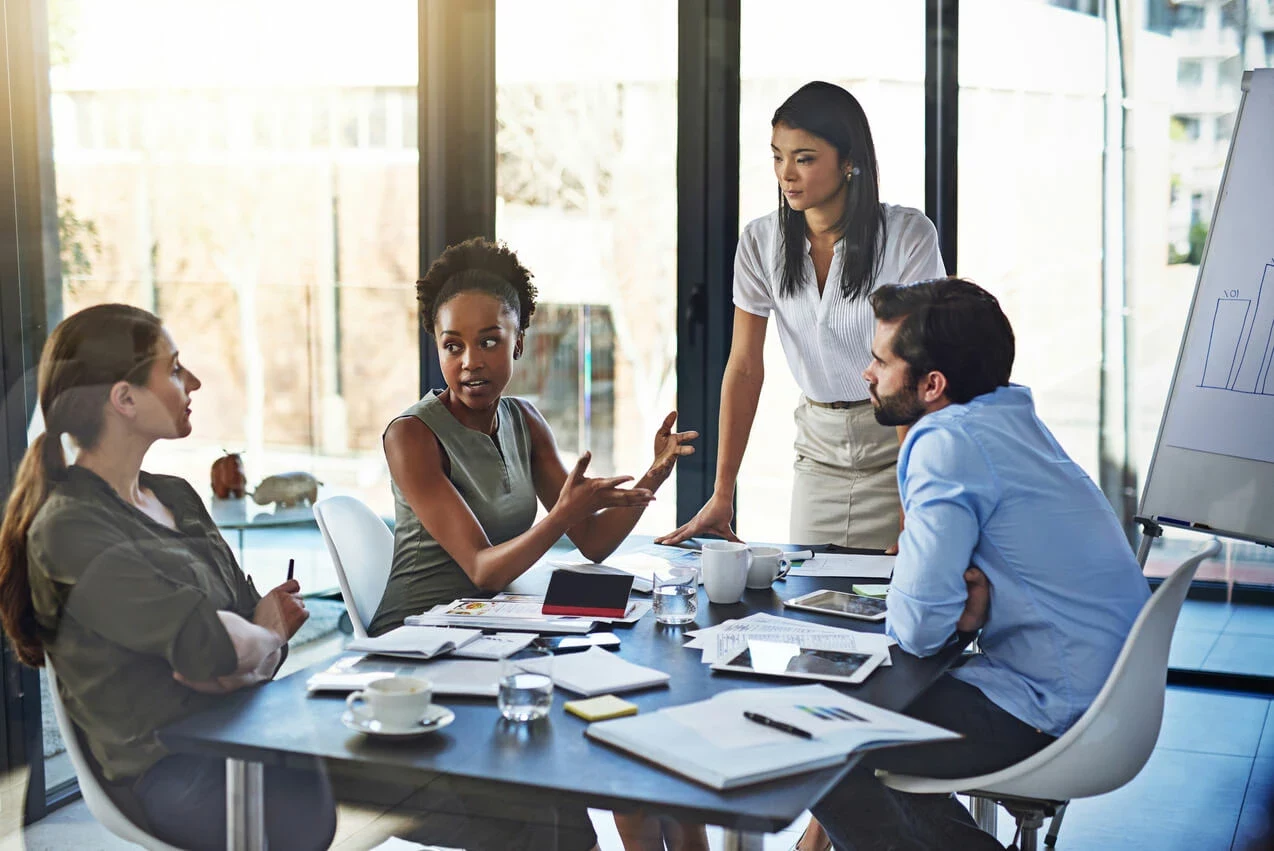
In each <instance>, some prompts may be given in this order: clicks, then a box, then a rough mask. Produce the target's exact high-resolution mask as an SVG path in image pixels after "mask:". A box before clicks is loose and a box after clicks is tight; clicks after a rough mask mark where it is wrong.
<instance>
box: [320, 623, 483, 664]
mask: <svg viewBox="0 0 1274 851" xmlns="http://www.w3.org/2000/svg"><path fill="white" fill-rule="evenodd" d="M481 636H482V630H480V629H446V628H443V627H436V626H411V625H408V626H400V627H398V628H397V629H392V630H390V631H389V632H387V633H385V634H384V635H378V636H376V637H375V638H356V639H354V640H353V641H351V642H350V643H349V644H347V645H346V646H345V649H346V650H357V651H358V652H359V653H375V654H376V655H378V656H396V657H399V658H402V659H432V658H434V657H435V656H442V655H443V654H445V653H450V652H451V651H453V650H456V649H457V648H460V647H464V646H465V645H466V644H469V643H470V642H472V641H475V640H477V639H478V638H480V637H481Z"/></svg>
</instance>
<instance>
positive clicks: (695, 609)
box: [650, 567, 699, 624]
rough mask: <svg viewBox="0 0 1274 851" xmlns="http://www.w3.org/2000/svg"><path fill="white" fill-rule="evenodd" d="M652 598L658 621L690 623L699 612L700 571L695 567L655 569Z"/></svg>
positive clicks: (656, 620)
mask: <svg viewBox="0 0 1274 851" xmlns="http://www.w3.org/2000/svg"><path fill="white" fill-rule="evenodd" d="M650 598H651V600H652V601H653V603H654V610H655V622H656V623H663V624H683V623H690V622H691V621H692V620H694V619H695V615H697V614H698V613H699V571H697V570H695V569H694V568H693V567H670V568H668V569H667V570H657V571H655V577H654V581H653V583H652V587H651V589H650Z"/></svg>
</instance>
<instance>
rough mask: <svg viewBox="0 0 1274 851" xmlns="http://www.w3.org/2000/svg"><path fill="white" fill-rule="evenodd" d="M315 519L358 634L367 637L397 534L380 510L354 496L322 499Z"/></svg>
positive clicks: (389, 564)
mask: <svg viewBox="0 0 1274 851" xmlns="http://www.w3.org/2000/svg"><path fill="white" fill-rule="evenodd" d="M314 519H315V520H317V521H318V527H319V531H320V532H322V533H323V543H325V544H327V551H328V552H329V553H331V554H332V564H333V565H335V567H336V579H337V581H338V582H340V584H341V597H342V598H343V599H344V600H345V610H346V611H348V612H349V619H350V624H351V625H352V626H353V627H354V635H355V637H357V638H366V637H367V627H368V625H369V624H370V623H371V621H372V618H373V617H374V616H375V615H376V609H377V608H379V607H380V598H381V597H383V596H384V595H385V585H386V584H387V583H388V582H389V568H390V566H391V564H392V562H393V558H394V533H393V532H391V531H389V527H388V526H386V525H385V521H384V520H381V519H380V517H379V516H378V515H377V514H376V512H374V511H372V510H371V509H370V508H368V507H367V506H366V505H365V504H363V503H362V502H360V501H359V500H358V499H355V498H354V497H352V496H329V497H326V498H325V499H320V500H319V501H318V502H316V503H314Z"/></svg>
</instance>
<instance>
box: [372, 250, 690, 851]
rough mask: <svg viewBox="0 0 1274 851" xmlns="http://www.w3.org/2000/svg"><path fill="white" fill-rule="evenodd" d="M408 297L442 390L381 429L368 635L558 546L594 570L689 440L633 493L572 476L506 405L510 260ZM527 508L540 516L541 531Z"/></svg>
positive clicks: (471, 261) (419, 288) (532, 417)
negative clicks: (376, 569)
mask: <svg viewBox="0 0 1274 851" xmlns="http://www.w3.org/2000/svg"><path fill="white" fill-rule="evenodd" d="M416 297H417V300H418V301H419V302H420V319H421V324H422V325H423V326H424V328H425V330H426V331H428V332H429V334H430V335H432V336H433V338H434V341H435V343H436V344H437V346H438V361H439V363H440V364H441V366H442V374H443V377H444V378H445V379H446V382H447V386H446V387H445V388H444V389H442V390H436V391H432V392H430V393H427V394H425V398H423V399H421V400H420V401H419V402H417V403H416V404H414V405H412V406H411V407H410V408H408V409H407V410H406V411H404V412H403V413H402V414H401V415H400V416H398V417H396V418H395V419H394V420H393V422H391V423H390V424H389V427H388V428H387V429H385V437H384V443H385V457H386V458H387V459H388V461H389V472H390V475H391V477H392V485H393V491H394V514H395V519H396V525H395V529H394V559H393V566H392V568H391V570H390V574H389V584H388V585H387V586H386V588H385V595H384V597H383V598H382V599H381V602H380V608H379V610H378V611H377V612H376V616H375V617H374V618H373V619H372V623H371V626H370V627H368V632H369V633H370V634H372V635H380V634H382V633H384V632H386V631H388V630H390V629H393V628H394V627H396V626H398V625H400V624H401V623H402V622H403V619H404V618H406V617H407V616H408V615H414V614H418V613H420V612H422V611H424V610H426V609H428V608H429V607H431V606H433V605H435V604H437V603H448V602H450V601H452V600H454V599H456V598H458V597H473V596H481V595H487V594H493V593H496V592H498V591H501V590H503V589H504V588H505V587H506V586H507V585H508V584H509V583H510V582H512V581H513V580H515V579H517V578H518V577H519V576H521V575H522V574H523V573H525V572H526V571H527V570H528V569H530V567H531V566H532V565H534V564H535V563H536V562H537V561H538V560H539V559H540V557H541V556H543V555H544V554H545V553H546V552H548V551H549V548H550V547H552V546H553V544H555V543H556V542H557V541H558V540H560V539H561V537H562V535H563V534H565V535H566V536H567V537H569V538H570V539H571V541H572V542H573V543H574V544H575V545H576V546H577V547H579V549H580V552H582V553H583V554H584V555H585V556H587V557H588V558H590V559H592V560H593V561H601V560H603V559H604V558H606V556H608V555H610V554H611V553H612V552H613V551H614V549H615V547H617V546H618V545H619V544H620V542H622V541H623V540H624V538H625V537H627V536H628V533H629V532H631V531H632V529H633V526H635V525H636V524H637V520H638V518H640V517H641V513H642V511H644V510H645V508H646V506H647V505H649V504H650V502H651V500H653V499H654V498H655V491H656V490H658V489H659V486H660V485H662V484H663V483H664V482H665V481H666V480H667V479H668V476H669V474H670V473H672V468H673V465H674V464H675V463H676V461H677V458H678V457H680V456H682V455H690V454H691V453H693V452H694V447H693V446H691V445H690V444H689V441H691V440H693V439H695V438H696V437H698V436H699V435H698V432H693V431H687V432H674V431H673V430H672V427H673V424H674V423H675V422H676V419H677V412H676V411H672V412H671V413H669V414H668V416H667V417H666V418H664V421H663V424H662V425H661V426H660V427H659V430H658V431H657V432H656V433H655V439H654V451H653V460H652V461H651V465H650V468H649V469H648V470H647V471H646V473H645V475H643V476H642V477H641V478H640V479H638V480H637V482H636V483H635V484H634V485H633V486H632V487H630V488H621V487H620V485H622V484H625V483H626V482H630V481H632V477H631V476H613V477H610V478H590V477H588V476H586V475H585V472H586V471H587V470H588V463H589V460H590V458H591V455H590V454H589V453H588V452H585V453H584V454H583V455H582V456H581V457H580V459H579V461H578V462H576V464H575V467H574V469H572V470H570V471H569V472H568V471H567V469H566V467H565V466H564V465H563V464H562V460H561V458H560V457H559V456H558V454H557V444H556V442H555V441H554V440H553V432H552V431H551V430H550V429H549V426H548V423H547V422H545V421H544V417H543V416H542V415H541V414H540V412H539V411H537V410H536V409H535V406H534V405H532V404H531V403H530V402H527V401H526V400H525V399H517V398H514V397H510V396H505V395H504V389H505V387H507V386H508V383H509V380H510V378H511V377H512V376H513V369H514V367H515V366H516V362H517V360H518V359H519V358H521V356H522V346H523V337H524V335H525V333H526V329H527V328H528V327H530V324H531V317H532V316H533V315H534V313H535V297H536V290H535V285H534V284H532V283H531V273H530V272H528V271H527V270H526V267H524V266H523V265H522V264H521V263H520V262H518V258H517V255H515V254H514V253H513V252H512V251H511V250H509V249H508V248H507V247H506V246H504V245H499V244H495V243H492V242H488V241H487V240H485V239H480V238H479V239H470V240H468V241H466V242H462V243H460V244H458V245H453V246H451V247H449V248H448V249H447V250H446V251H444V252H443V253H442V256H440V257H439V258H438V259H437V260H436V261H434V263H433V265H432V266H430V267H429V271H428V272H427V273H426V274H425V277H423V278H422V279H420V280H419V281H418V282H417V283H416ZM537 499H538V500H539V501H540V502H541V503H543V504H544V507H545V509H546V510H547V511H548V514H547V516H545V517H544V519H542V520H541V521H540V522H538V523H536V522H535V513H536V500H537ZM558 823H559V831H560V829H561V827H562V826H563V825H569V830H570V831H571V832H572V833H577V834H578V835H579V837H580V842H579V846H580V847H587V846H588V845H591V844H592V841H591V840H592V839H593V834H592V829H591V826H590V824H589V821H588V815H587V813H585V812H583V811H580V812H578V813H574V812H566V811H562V812H560V813H559V815H558ZM616 826H617V827H618V828H619V832H620V834H621V836H622V837H623V839H624V844H625V846H626V847H628V848H646V847H650V846H648V843H647V842H646V839H647V837H648V836H649V837H651V838H652V839H654V840H657V839H658V837H660V835H661V834H662V833H665V832H666V833H667V834H668V835H669V838H670V839H673V844H672V845H671V846H670V847H673V848H685V849H698V848H705V849H706V837H703V834H702V828H699V827H691V826H684V827H683V826H681V825H677V824H675V823H673V822H667V823H665V824H661V820H659V819H655V818H646V817H644V816H643V815H641V814H633V815H628V816H623V815H618V816H617V817H616ZM687 834H688V836H687ZM681 836H686V842H685V843H683V842H679V841H677V838H679V837H681ZM471 839H472V838H466V841H467V842H468V841H471ZM697 839H703V840H705V841H704V842H696V840H697ZM571 844H574V843H571ZM658 847H660V848H662V847H663V844H662V842H660V844H659V845H658Z"/></svg>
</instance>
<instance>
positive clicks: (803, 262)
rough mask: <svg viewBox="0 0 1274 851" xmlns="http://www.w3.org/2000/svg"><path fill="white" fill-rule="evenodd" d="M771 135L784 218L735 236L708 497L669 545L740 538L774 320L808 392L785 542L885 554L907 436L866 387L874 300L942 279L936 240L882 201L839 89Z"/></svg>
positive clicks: (867, 148)
mask: <svg viewBox="0 0 1274 851" xmlns="http://www.w3.org/2000/svg"><path fill="white" fill-rule="evenodd" d="M771 126H772V127H773V133H772V135H771V144H770V147H771V149H772V151H773V154H774V174H775V177H777V178H778V188H779V207H778V210H777V211H776V212H773V213H770V214H769V215H768V216H764V217H762V218H759V219H756V220H754V221H752V222H750V223H749V224H748V226H747V227H745V228H744V229H743V234H742V236H740V237H739V247H738V251H737V253H736V255H735V262H734V305H735V309H734V336H733V339H732V341H731V344H730V358H729V360H728V361H727V363H726V368H725V376H724V380H723V382H722V388H721V426H720V447H719V448H718V451H717V474H716V482H715V485H714V489H713V494H712V498H711V499H709V500H708V503H707V504H706V505H705V506H704V507H703V508H702V509H700V511H699V513H698V514H696V515H695V516H694V518H692V519H691V520H690V522H689V523H687V524H685V525H684V526H682V527H681V528H679V529H677V530H676V531H675V532H673V533H672V534H670V535H667V536H665V537H664V538H662V539H660V541H661V542H662V543H677V542H679V541H683V540H685V539H687V538H690V537H692V536H695V535H717V536H720V537H724V538H730V539H735V540H737V538H736V537H735V535H734V532H733V530H732V529H731V522H732V520H733V514H734V513H733V508H732V503H733V498H734V488H735V481H736V479H737V477H738V473H739V466H740V464H741V463H742V461H743V451H744V449H745V447H746V446H747V442H748V434H749V432H750V431H751V429H752V421H753V419H754V418H755V416H756V409H757V402H758V399H759V398H760V395H761V384H762V381H763V380H764V372H765V368H764V360H763V354H764V349H765V332H766V327H767V325H768V323H769V317H770V315H771V314H773V315H774V317H775V321H776V323H777V325H778V332H779V339H780V341H781V342H782V344H783V351H784V354H785V355H786V356H787V362H788V366H789V367H791V369H792V374H793V375H794V376H795V378H796V382H797V384H798V385H799V386H800V388H801V398H800V402H799V403H798V405H797V407H796V414H795V417H796V444H795V448H796V463H795V470H796V475H795V478H794V481H793V488H792V507H791V524H790V535H789V540H790V541H792V542H794V543H802V544H840V545H842V546H857V547H871V548H876V549H884V548H886V547H889V546H892V545H893V544H894V543H895V542H896V541H897V538H898V521H899V500H898V482H897V476H896V463H897V457H898V435H897V433H896V432H895V430H894V429H892V428H888V427H886V426H881V425H879V424H878V423H877V422H876V418H875V416H874V414H873V413H872V406H871V399H870V398H869V394H868V389H867V383H866V382H865V381H864V380H863V378H862V375H861V373H862V370H863V369H864V368H865V367H866V366H867V364H868V362H869V361H870V359H871V340H872V334H873V330H874V324H875V323H874V317H873V314H872V309H871V306H870V305H869V304H868V302H867V296H868V294H869V293H870V292H871V291H872V290H873V289H875V288H876V287H878V286H880V285H882V284H893V283H899V282H910V281H913V280H918V279H921V278H933V277H941V276H943V275H945V274H946V271H945V270H944V269H943V265H942V258H941V256H940V255H939V253H938V239H937V233H936V231H935V230H934V227H933V225H932V223H930V221H929V220H928V219H927V218H925V216H924V214H923V213H921V212H920V211H919V210H914V209H911V208H909V207H898V206H894V205H891V204H882V203H881V202H880V188H879V180H878V175H877V165H876V150H875V147H874V146H873V144H872V139H871V129H870V127H868V124H867V116H866V115H865V114H864V112H863V108H862V106H861V105H860V104H859V103H858V101H857V100H856V99H855V98H854V96H853V95H851V94H850V93H849V92H847V91H845V90H844V89H843V88H841V87H840V86H835V85H832V84H831V83H823V82H813V83H807V84H806V85H804V86H802V87H801V88H800V89H798V90H797V91H796V92H795V93H794V94H793V95H792V96H791V97H789V98H788V99H787V100H786V101H784V103H783V105H782V106H780V107H779V108H778V110H777V111H776V112H775V113H774V118H773V120H772V121H771Z"/></svg>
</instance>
